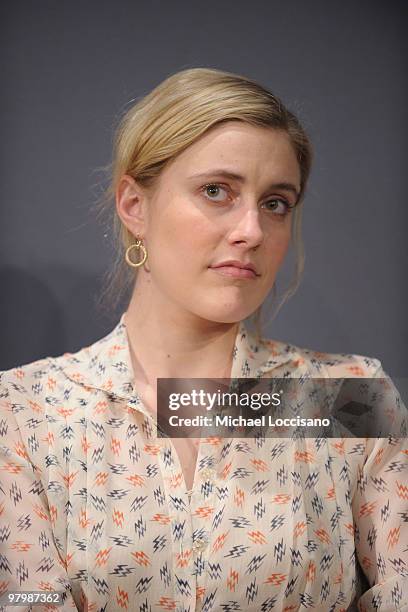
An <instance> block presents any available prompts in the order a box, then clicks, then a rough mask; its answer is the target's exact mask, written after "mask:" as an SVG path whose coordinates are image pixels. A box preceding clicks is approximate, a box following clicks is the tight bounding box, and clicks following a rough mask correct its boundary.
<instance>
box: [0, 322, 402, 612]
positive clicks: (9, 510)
mask: <svg viewBox="0 0 408 612" xmlns="http://www.w3.org/2000/svg"><path fill="white" fill-rule="evenodd" d="M125 314H126V313H124V314H123V315H122V317H121V319H120V321H119V323H118V324H117V326H116V327H115V328H114V329H113V331H111V332H110V333H109V334H108V335H107V336H106V337H104V338H102V339H100V340H98V341H97V342H95V343H94V344H92V345H90V346H88V347H85V348H82V349H81V350H79V351H78V352H76V353H65V354H64V355H61V356H58V357H46V358H44V359H40V360H38V361H35V362H33V363H30V364H27V365H23V366H21V367H16V368H13V369H11V370H8V371H5V372H2V373H1V379H0V594H2V593H3V594H4V593H6V592H18V591H44V592H46V591H62V592H63V596H62V599H63V604H62V606H61V607H59V608H57V607H53V605H51V604H42V605H38V606H35V607H34V608H33V609H35V610H38V612H41V611H43V610H58V609H60V610H89V611H92V612H113V611H116V610H122V611H124V610H131V611H135V612H155V611H158V612H159V611H160V612H165V611H174V612H195V611H205V612H208V611H210V610H213V611H216V612H233V611H234V612H235V611H243V612H244V611H245V612H247V611H259V612H267V611H269V610H279V611H284V612H292V611H295V610H307V609H311V610H321V611H325V612H326V611H341V610H343V611H345V610H360V611H366V610H367V611H368V610H380V611H391V610H393V611H394V610H408V604H407V601H408V479H407V475H408V440H407V438H394V437H388V438H350V439H345V438H332V439H330V438H324V439H323V438H309V439H303V440H302V439H291V438H282V439H276V438H266V437H264V438H246V439H242V438H241V439H239V438H220V437H218V438H217V437H209V438H203V439H202V440H201V442H200V446H199V449H198V457H197V465H196V471H195V476H194V485H193V489H192V492H191V493H190V494H189V492H188V491H187V488H186V484H185V480H184V476H183V471H182V469H181V465H180V461H179V457H178V454H177V452H175V449H174V446H173V445H172V443H171V439H170V438H163V437H158V436H157V430H156V427H155V426H154V425H155V424H154V420H153V419H152V416H151V413H150V411H148V410H147V409H146V408H145V407H144V406H143V404H142V402H141V400H140V398H139V397H138V395H137V389H135V387H134V383H133V374H132V365H131V358H130V353H129V343H128V336H127V332H126V323H125ZM231 377H232V378H234V377H235V378H245V377H250V378H260V377H294V378H302V377H304V378H327V377H332V378H336V377H338V378H341V377H380V378H383V377H387V375H386V374H385V373H384V371H383V369H382V367H381V364H380V362H379V361H378V360H377V359H374V358H368V357H364V356H359V355H346V354H326V353H320V352H315V351H311V350H307V349H303V348H299V347H296V346H294V345H289V344H285V343H283V342H278V341H272V340H268V339H263V340H261V341H260V342H257V341H256V339H255V337H254V336H253V335H252V334H251V333H250V332H249V330H248V329H247V328H246V327H245V325H244V323H240V327H239V331H238V334H237V337H236V341H235V347H234V352H233V367H232V372H231ZM387 380H388V381H389V384H388V385H387V393H389V399H390V405H396V404H397V403H398V401H399V397H398V392H397V390H396V389H395V386H394V385H393V383H392V381H391V380H390V379H389V378H388V377H387ZM0 609H1V610H5V609H6V607H5V606H3V607H1V606H0ZM7 609H9V608H7ZM12 609H13V610H29V609H31V607H30V606H29V605H28V604H26V605H25V606H17V607H15V608H14V607H13V608H12Z"/></svg>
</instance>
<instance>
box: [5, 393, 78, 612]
mask: <svg viewBox="0 0 408 612" xmlns="http://www.w3.org/2000/svg"><path fill="white" fill-rule="evenodd" d="M12 384H13V383H11V385H12ZM19 397H20V396H19ZM22 410H24V406H23V405H22V404H18V403H13V401H12V400H11V398H10V393H9V391H8V385H6V384H0V595H1V598H0V601H1V602H3V600H5V598H6V593H10V592H19V591H43V592H44V593H47V592H50V591H59V592H62V605H61V604H60V605H58V606H55V605H53V604H50V603H44V604H40V605H38V604H36V605H34V606H33V605H30V604H29V603H25V604H24V605H19V606H17V605H13V606H8V605H6V604H1V605H0V611H3V610H4V611H5V610H10V609H11V610H13V611H16V612H18V611H23V610H24V611H27V610H34V611H35V612H45V611H46V610H47V611H50V610H56V611H57V610H60V611H65V610H66V611H72V610H77V607H76V605H75V602H74V599H73V597H72V593H71V584H70V580H69V578H68V575H67V572H66V569H65V567H64V563H63V561H62V559H61V557H60V555H59V552H58V549H57V547H56V544H55V540H54V537H53V529H52V519H51V515H50V510H49V505H48V501H47V494H46V491H45V490H44V487H43V483H42V481H41V478H40V474H41V471H43V470H44V469H45V466H36V465H35V464H34V463H33V462H32V461H31V460H30V456H29V453H28V450H27V447H26V441H25V440H24V439H23V436H22V433H21V430H20V427H19V425H18V421H17V419H16V414H18V413H19V412H20V411H22ZM28 419H29V420H28V422H29V423H31V427H34V424H35V420H36V415H35V413H33V414H32V416H31V418H30V416H29V417H28ZM37 441H38V440H37ZM39 442H40V443H41V440H40V441H39ZM44 442H45V441H44Z"/></svg>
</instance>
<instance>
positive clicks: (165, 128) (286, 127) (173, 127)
mask: <svg viewBox="0 0 408 612" xmlns="http://www.w3.org/2000/svg"><path fill="white" fill-rule="evenodd" d="M231 120H236V121H244V122H246V123H248V124H251V125H254V126H261V127H270V128H275V129H278V130H282V131H284V132H286V133H287V134H288V136H289V138H290V141H291V142H292V145H293V148H294V151H295V153H296V157H297V160H298V163H299V167H300V175H301V181H300V195H299V200H298V204H297V206H296V207H295V209H294V212H293V214H292V242H293V245H294V249H295V271H294V277H293V279H292V281H291V283H290V285H289V287H288V288H287V289H286V291H285V293H284V294H283V295H282V298H281V300H280V302H279V304H278V306H277V308H276V311H275V313H274V315H273V316H276V314H277V312H278V310H279V309H280V308H281V306H282V305H283V304H284V303H285V302H286V300H288V298H289V297H290V296H292V295H293V294H294V293H295V291H296V290H297V288H298V286H299V284H300V280H301V276H302V272H303V268H304V250H303V242H302V236H301V215H302V203H303V198H304V194H305V188H306V183H307V180H308V177H309V174H310V168H311V162H312V147H311V143H310V141H309V138H308V136H307V134H306V132H305V130H304V129H303V127H302V126H301V124H300V122H299V121H298V119H297V118H296V117H295V115H294V114H292V113H291V112H290V111H289V110H287V109H286V108H285V106H284V105H283V104H282V102H281V101H280V100H279V98H277V97H276V96H274V95H273V94H272V93H271V92H270V91H268V90H267V89H265V88H264V87H263V86H262V85H260V84H258V83H256V82H254V81H252V80H250V79H249V78H247V77H244V76H240V75H237V74H233V73H230V72H224V71H222V70H217V69H210V68H190V69H187V70H182V71H180V72H177V73H176V74H173V75H171V76H169V77H168V78H166V79H165V80H164V81H162V82H161V83H160V84H159V85H157V87H155V88H154V89H153V90H152V91H151V92H150V93H149V94H147V95H146V96H144V97H142V98H141V99H139V100H138V101H137V102H136V103H135V104H133V105H132V106H131V107H130V108H129V109H128V110H127V111H126V112H125V114H124V115H123V116H122V118H121V119H120V121H119V124H118V126H117V128H116V132H115V136H114V147H113V158H112V162H111V164H110V165H109V166H108V167H107V168H106V169H107V170H108V176H109V185H108V186H107V188H106V189H105V191H104V193H103V197H102V198H101V199H100V200H99V201H98V202H97V204H96V210H97V214H98V215H99V214H102V215H103V216H104V217H105V222H106V223H107V231H108V233H111V232H112V229H113V234H111V235H112V240H113V248H114V251H115V253H116V259H115V260H114V262H113V266H112V268H111V269H110V270H108V273H107V274H105V277H104V284H103V287H102V292H101V295H100V298H99V306H100V307H103V306H107V307H108V308H109V310H112V309H114V310H115V309H116V307H117V306H118V304H119V302H121V301H122V299H124V298H126V299H130V296H131V290H132V287H133V283H134V281H135V278H136V277H135V268H130V267H129V266H128V264H127V263H126V261H125V257H124V254H125V251H126V249H127V247H128V246H130V245H131V244H133V243H134V242H135V238H134V236H133V235H132V233H131V232H130V231H129V230H128V229H127V228H126V226H125V225H124V224H123V223H122V221H121V219H120V217H119V215H118V214H117V211H116V206H115V205H114V201H115V193H116V188H117V186H118V183H119V181H120V179H121V177H122V176H123V175H124V174H128V175H131V176H132V177H133V178H134V179H135V180H137V181H138V183H139V184H140V185H141V186H142V187H145V188H146V189H147V191H148V192H149V191H150V190H152V191H153V190H154V189H155V187H156V186H157V184H158V179H159V176H160V173H161V172H162V170H163V168H164V167H165V165H166V164H167V163H168V162H170V161H172V160H173V159H174V158H175V157H177V156H178V155H179V154H180V153H181V152H182V151H184V150H185V149H186V148H187V147H189V146H190V145H192V144H193V143H194V142H195V141H196V140H197V139H198V138H200V137H201V136H202V135H203V134H204V133H205V132H206V131H207V130H209V129H210V128H212V127H213V126H215V125H217V124H220V123H222V122H225V121H231ZM273 289H274V298H275V297H276V286H275V285H274V287H273ZM254 323H255V328H256V333H257V335H258V338H259V337H260V336H261V335H262V334H261V307H259V308H258V309H257V310H256V311H255V313H254Z"/></svg>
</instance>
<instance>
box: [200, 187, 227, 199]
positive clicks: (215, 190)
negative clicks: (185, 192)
mask: <svg viewBox="0 0 408 612" xmlns="http://www.w3.org/2000/svg"><path fill="white" fill-rule="evenodd" d="M202 191H204V192H205V194H206V195H207V197H209V199H210V200H213V201H214V202H222V200H224V199H225V197H224V198H221V200H219V199H218V200H217V199H215V198H216V197H217V196H218V195H219V193H220V191H224V192H225V191H226V190H225V189H224V188H223V187H221V185H217V183H210V184H209V185H204V187H203V188H202Z"/></svg>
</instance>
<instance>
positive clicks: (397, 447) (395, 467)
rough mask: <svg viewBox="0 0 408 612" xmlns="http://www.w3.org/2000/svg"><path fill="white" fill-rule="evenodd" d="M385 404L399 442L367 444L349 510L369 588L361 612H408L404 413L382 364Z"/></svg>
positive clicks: (391, 439) (361, 601)
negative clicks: (393, 420) (394, 425)
mask: <svg viewBox="0 0 408 612" xmlns="http://www.w3.org/2000/svg"><path fill="white" fill-rule="evenodd" d="M374 377H375V378H382V379H383V383H382V384H383V388H384V399H385V403H384V404H383V405H384V406H385V407H386V408H387V409H388V410H389V413H390V414H391V415H393V418H394V419H397V422H398V427H396V428H395V429H394V428H393V431H394V432H396V431H399V434H400V435H399V437H396V436H395V437H394V436H389V437H388V438H366V440H365V452H364V454H363V457H362V462H361V463H360V466H359V473H358V474H357V480H356V488H355V491H354V495H353V501H352V508H353V517H354V522H355V546H356V553H357V558H358V561H359V563H360V566H361V568H362V570H363V572H364V573H365V575H366V577H367V579H368V582H369V585H370V588H369V589H368V590H367V591H366V592H365V593H364V594H363V595H362V596H361V597H360V599H359V601H358V609H359V611H360V612H369V611H374V610H375V611H380V612H391V611H393V612H394V611H396V610H407V611H408V439H407V437H406V423H407V410H406V408H405V406H404V405H403V403H402V400H401V397H400V394H399V392H398V391H397V389H396V388H395V386H394V384H393V382H392V380H391V379H390V378H389V377H388V376H387V374H386V373H385V372H384V370H383V369H382V366H381V364H380V365H379V367H378V369H377V370H376V372H375V374H374Z"/></svg>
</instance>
